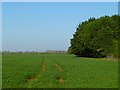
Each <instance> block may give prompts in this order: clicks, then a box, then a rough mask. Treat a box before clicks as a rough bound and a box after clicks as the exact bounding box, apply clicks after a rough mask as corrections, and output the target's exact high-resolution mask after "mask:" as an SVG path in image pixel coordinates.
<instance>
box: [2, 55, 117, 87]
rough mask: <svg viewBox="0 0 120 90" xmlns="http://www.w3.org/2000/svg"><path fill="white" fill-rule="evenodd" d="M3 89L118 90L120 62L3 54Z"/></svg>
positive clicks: (69, 56)
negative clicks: (112, 89)
mask: <svg viewBox="0 0 120 90" xmlns="http://www.w3.org/2000/svg"><path fill="white" fill-rule="evenodd" d="M2 64H3V88H117V87H118V74H117V73H118V62H117V61H114V60H104V59H93V58H82V57H79V58H78V57H75V56H74V55H68V54H10V53H9V54H3V63H2Z"/></svg>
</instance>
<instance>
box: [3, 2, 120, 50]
mask: <svg viewBox="0 0 120 90" xmlns="http://www.w3.org/2000/svg"><path fill="white" fill-rule="evenodd" d="M117 5H118V3H117V2H111V3H105V2H104V3H100V2H96V3H93V2H91V3H82V2H79V3H72V2H71V3H69V2H67V3H65V2H64V3H62V2H61V3H52V2H51V3H42V2H39V3H33V2H31V3H25V2H24V3H3V6H2V10H3V13H2V14H3V22H2V23H3V50H10V51H45V50H67V48H68V47H69V46H70V39H71V38H72V35H73V33H74V32H75V31H76V27H77V25H78V24H79V23H80V22H83V21H85V20H87V19H88V18H90V17H96V18H98V17H100V16H104V15H110V16H111V15H114V14H117V13H118V6H117Z"/></svg>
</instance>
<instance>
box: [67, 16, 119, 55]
mask: <svg viewBox="0 0 120 90" xmlns="http://www.w3.org/2000/svg"><path fill="white" fill-rule="evenodd" d="M119 21H120V16H118V15H114V16H111V17H109V16H104V17H100V18H98V19H95V18H90V19H88V20H87V21H85V22H82V23H80V24H79V25H78V27H77V30H76V32H75V34H74V35H73V39H71V46H70V47H69V49H68V53H72V54H75V55H78V56H82V57H106V56H111V55H112V56H114V57H118V38H119V36H120V28H119V26H120V22H119Z"/></svg>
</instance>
